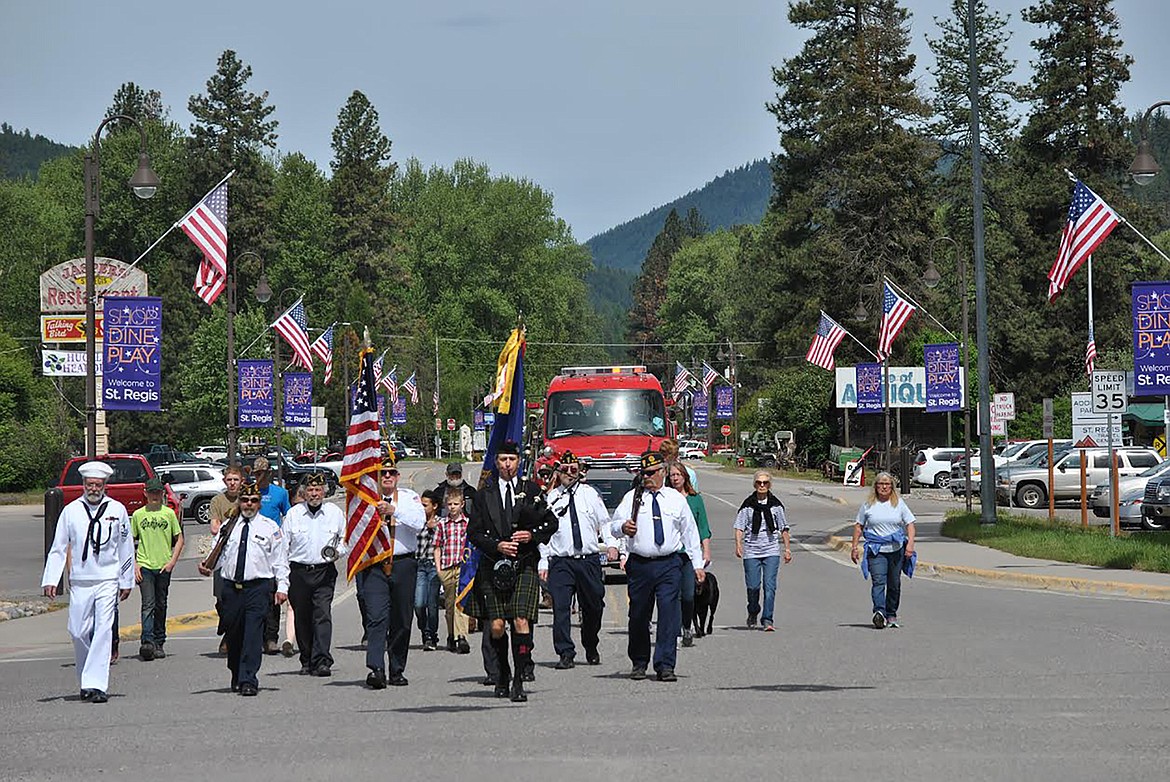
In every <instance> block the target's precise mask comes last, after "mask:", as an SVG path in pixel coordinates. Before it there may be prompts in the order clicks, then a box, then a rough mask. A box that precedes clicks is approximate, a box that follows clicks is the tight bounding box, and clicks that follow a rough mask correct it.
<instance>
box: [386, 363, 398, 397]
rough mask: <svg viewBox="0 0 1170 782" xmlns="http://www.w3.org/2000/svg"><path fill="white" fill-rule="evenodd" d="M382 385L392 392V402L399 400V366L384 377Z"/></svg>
mask: <svg viewBox="0 0 1170 782" xmlns="http://www.w3.org/2000/svg"><path fill="white" fill-rule="evenodd" d="M382 386H383V387H384V388H385V389H386V390H387V391H389V392H390V404H394V403H395V402H397V401H398V367H394V369H391V370H390V374H389V375H386V377H384V378H382Z"/></svg>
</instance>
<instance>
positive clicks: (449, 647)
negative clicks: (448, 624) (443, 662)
mask: <svg viewBox="0 0 1170 782" xmlns="http://www.w3.org/2000/svg"><path fill="white" fill-rule="evenodd" d="M447 651H448V652H453V651H455V639H454V638H450V637H448V638H447Z"/></svg>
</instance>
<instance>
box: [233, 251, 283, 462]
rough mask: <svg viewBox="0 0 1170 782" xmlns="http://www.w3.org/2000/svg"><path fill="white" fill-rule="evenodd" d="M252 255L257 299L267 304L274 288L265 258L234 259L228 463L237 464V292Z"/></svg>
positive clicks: (242, 254) (240, 256) (245, 252)
mask: <svg viewBox="0 0 1170 782" xmlns="http://www.w3.org/2000/svg"><path fill="white" fill-rule="evenodd" d="M247 256H251V257H253V258H255V259H256V260H258V261H260V279H259V280H257V282H256V291H255V295H256V301H258V302H260V303H261V304H266V303H267V302H268V300H269V299H271V298H272V288H270V287H268V279H267V278H266V277H265V276H264V259H263V258H261V257H260V256H259V255H257V254H256V253H254V252H252V251H251V250H245V251H244V252H242V253H240V254H239V255H237V256H236V258H235V260H234V261H232V273H231V276H230V278H229V282H228V302H227V305H228V307H227V376H228V425H227V436H228V437H227V440H228V441H227V459H228V464H235V462H236V455H237V454H238V453H239V444H240V422H239V421H238V420H236V329H235V321H236V313H237V309H236V307H237V300H236V292H237V289H238V286H239V281H238V276H237V272H238V270H239V268H240V261H241V260H243V259H244V258H246V257H247Z"/></svg>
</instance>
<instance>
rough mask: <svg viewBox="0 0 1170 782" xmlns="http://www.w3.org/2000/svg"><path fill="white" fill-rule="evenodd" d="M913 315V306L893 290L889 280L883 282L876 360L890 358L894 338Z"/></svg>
mask: <svg viewBox="0 0 1170 782" xmlns="http://www.w3.org/2000/svg"><path fill="white" fill-rule="evenodd" d="M913 314H914V305H912V304H911V303H910V302H909V301H907V300H906V299H904V298H903V297H902V295H901V294H899V293H898V292H897V291H895V290H894V286H893V285H891V284H890V281H889V280H886V281H885V291H884V292H883V294H882V327H881V330H880V331H879V332H878V349H877V354H878V358H880V359H881V360H882V361H885V360H886V359H887V358H889V356H890V348H891V347H893V345H894V338H895V337H897V336H898V332H900V331H901V330H902V327H903V326H905V325H906V321H908V320H910V316H911V315H913Z"/></svg>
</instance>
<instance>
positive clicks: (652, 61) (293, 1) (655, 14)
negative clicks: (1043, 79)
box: [0, 0, 1170, 240]
mask: <svg viewBox="0 0 1170 782" xmlns="http://www.w3.org/2000/svg"><path fill="white" fill-rule="evenodd" d="M1163 2H1164V0H1116V2H1115V3H1114V6H1115V8H1116V10H1117V13H1118V15H1119V16H1120V17H1121V24H1122V27H1121V35H1122V38H1123V40H1124V41H1125V44H1126V50H1127V52H1128V53H1129V54H1130V55H1132V56H1133V57H1134V59H1135V63H1134V66H1133V68H1132V72H1131V76H1132V79H1131V81H1130V83H1129V84H1128V85H1127V86H1126V88H1125V89H1124V91H1123V95H1122V98H1123V101H1124V103H1125V105H1126V106H1127V108H1129V109H1130V110H1131V111H1138V110H1141V109H1144V108H1145V107H1146V106H1148V105H1149V104H1151V103H1153V102H1154V101H1156V100H1160V99H1162V98H1170V89H1168V88H1166V87H1165V86H1163V84H1162V77H1163V76H1164V74H1166V73H1168V72H1170V47H1168V46H1167V44H1168V43H1170V41H1168V40H1167V35H1166V33H1167V25H1166V24H1165V23H1164V21H1163V20H1164V15H1163V13H1161V9H1160V8H1159V6H1160V5H1161V4H1162V3H1163ZM1029 4H1030V3H1028V2H1023V1H1022V0H1003V1H1002V2H995V0H992V2H991V5H992V6H993V7H995V8H998V9H1000V10H1002V11H1004V12H1007V13H1009V14H1011V15H1012V19H1013V22H1012V28H1013V30H1014V31H1015V38H1014V40H1013V45H1012V54H1013V55H1014V56H1015V57H1016V58H1017V59H1018V60H1019V61H1020V65H1021V74H1022V75H1025V76H1026V74H1027V70H1028V69H1027V62H1028V60H1029V59H1030V58H1031V49H1030V47H1029V46H1028V42H1029V41H1030V40H1031V39H1032V38H1035V37H1038V35H1039V33H1038V31H1037V30H1036V28H1033V27H1032V26H1031V25H1027V24H1025V23H1023V22H1022V21H1020V19H1019V9H1020V8H1022V7H1025V6H1027V5H1029ZM904 5H905V6H906V7H907V8H909V9H910V10H911V12H912V13H913V20H912V35H913V39H914V49H915V51H916V52H917V53H918V54H919V55H920V57H919V76H920V83H921V85H922V86H923V88H924V89H925V88H928V87H929V86H930V80H929V76H928V74H927V70H926V67H927V66H928V65H929V64H930V57H929V52H928V50H927V48H926V44H925V41H924V39H925V36H926V35H927V34H930V35H934V34H935V28H934V25H933V21H932V17H933V16H936V15H944V14H947V13H949V5H950V4H949V2H948V1H947V0H904ZM786 13H787V3H785V2H779V1H777V0H729V2H726V3H711V2H709V0H704V1H701V0H589V1H588V2H573V3H570V2H563V1H562V0H508V2H499V1H498V0H478V2H476V1H474V0H446V1H445V2H425V3H424V2H403V1H402V0H385V1H384V2H377V3H371V2H352V1H351V0H334V1H333V2H329V3H319V2H318V3H306V2H302V0H287V1H286V2H282V3H275V2H258V1H257V2H241V1H240V0H234V1H233V2H225V1H224V0H204V1H203V2H201V3H198V4H189V3H182V4H180V3H174V2H158V1H157V0H155V2H142V1H141V0H107V1H106V2H103V3H95V2H92V0H90V1H89V2H76V1H75V0H54V1H51V2H41V3H34V2H31V1H30V0H6V1H5V3H4V10H3V15H2V19H3V24H2V25H0V119H2V120H4V121H7V122H8V123H10V124H11V125H13V126H15V127H16V128H17V129H23V128H25V127H27V128H29V129H30V130H31V131H33V132H34V133H41V134H43V135H45V136H48V137H50V138H53V139H54V140H57V141H61V142H64V143H69V144H82V143H84V142H85V141H86V140H87V138H89V137H90V135H91V134H92V133H93V131H94V129H95V128H96V127H97V125H98V123H99V122H100V121H101V119H102V112H103V111H104V109H105V108H106V107H107V106H108V105H109V104H110V102H111V98H112V96H113V94H114V91H115V90H116V89H117V88H118V85H120V84H121V83H122V82H125V81H134V82H136V83H138V84H139V85H140V86H142V87H145V88H148V89H156V90H159V91H160V92H161V93H162V95H163V99H164V101H165V102H166V103H167V105H168V106H170V109H171V116H172V118H173V119H175V120H176V121H178V122H179V123H180V124H181V125H183V126H184V127H186V126H187V125H188V124H189V122H190V115H189V114H188V112H187V108H186V106H187V99H188V97H189V96H191V95H192V94H195V93H200V92H202V91H203V89H204V86H205V84H206V81H207V78H208V77H209V76H210V75H211V74H212V73H213V72H214V70H215V62H216V58H217V57H218V56H219V53H220V52H222V51H223V50H224V49H229V48H230V49H235V50H236V51H237V52H238V53H239V55H240V57H241V59H243V61H244V62H246V63H247V64H249V65H251V66H252V68H253V71H254V73H253V78H252V81H251V83H250V86H251V87H252V89H253V90H255V91H263V90H268V92H269V97H270V101H271V102H272V103H273V104H274V105H275V106H276V107H277V110H276V113H275V115H274V116H275V117H276V119H278V120H279V121H280V127H279V134H280V139H279V146H280V149H281V150H282V151H285V152H291V151H300V152H303V153H305V154H306V155H308V156H309V157H310V158H312V159H313V160H316V161H317V163H318V164H319V165H320V166H321V167H322V168H323V169H324V170H326V171H327V170H328V165H329V160H330V157H331V150H330V147H329V143H330V133H331V131H332V129H333V126H334V124H335V123H336V120H337V112H338V110H339V109H340V108H341V105H342V104H343V103H344V101H345V99H346V98H347V97H348V95H349V94H350V93H351V92H352V91H353V90H354V89H360V90H362V91H363V92H365V93H366V95H367V96H369V98H370V100H371V101H373V103H374V105H375V106H376V107H377V109H378V111H379V113H380V114H381V119H382V128H383V130H384V131H385V132H386V134H387V135H388V136H389V137H390V139H391V140H392V141H393V143H394V147H393V155H394V158H395V159H396V160H399V161H402V160H405V159H406V158H409V157H416V158H418V159H420V160H421V161H423V162H424V163H425V164H430V163H438V164H442V165H449V164H450V163H451V162H452V161H453V160H455V159H456V158H459V157H473V158H475V159H477V160H479V161H482V162H484V163H486V164H488V165H489V166H490V167H491V168H492V170H493V171H496V172H500V173H508V174H513V175H517V176H524V177H527V178H529V179H531V180H533V181H535V182H537V183H538V184H540V185H541V186H543V187H545V188H546V189H548V190H550V191H551V192H552V193H553V194H554V197H555V201H556V209H557V212H558V214H559V215H560V216H561V217H563V218H565V219H566V220H567V221H568V222H569V223H570V225H571V226H572V227H573V232H574V235H575V236H576V237H577V238H578V239H580V240H584V239H587V238H589V237H590V236H591V235H593V234H595V233H597V232H599V231H602V230H605V229H607V228H610V227H612V226H613V225H615V224H617V223H620V222H623V221H625V220H628V219H630V218H633V217H636V216H638V215H640V214H642V213H643V212H646V211H648V210H649V209H652V208H654V207H655V206H658V205H660V204H662V203H665V202H666V201H669V200H671V199H673V198H675V197H677V196H679V195H682V194H683V193H685V192H687V191H688V190H691V189H693V188H695V187H698V186H701V185H702V184H704V183H705V182H707V181H708V180H710V179H712V178H714V177H715V176H718V175H719V174H721V173H722V172H723V171H724V170H725V169H727V168H731V167H735V166H738V165H741V164H743V163H746V162H748V161H749V160H752V159H755V158H760V157H765V156H767V155H768V154H770V153H771V152H773V151H774V150H775V149H776V148H777V145H778V137H777V135H776V131H775V127H774V124H773V120H772V117H771V115H770V114H768V113H767V112H766V111H765V110H764V102H765V101H767V100H769V99H770V98H771V97H772V96H773V92H774V90H773V86H772V82H771V70H770V69H771V67H772V66H773V65H776V64H779V62H780V61H781V59H782V58H784V57H786V56H791V55H792V54H794V53H795V52H796V51H798V50H799V47H800V44H801V41H802V40H803V36H802V34H801V31H799V30H796V29H794V28H793V27H792V26H791V25H790V24H789V23H788V21H787V17H786ZM91 40H92V41H98V42H100V43H99V44H98V45H93V44H91V43H90V41H91Z"/></svg>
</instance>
